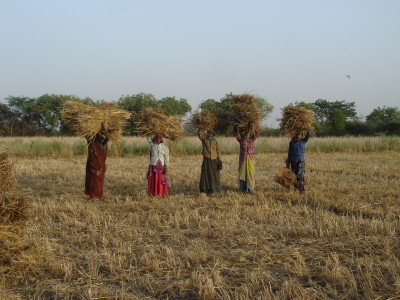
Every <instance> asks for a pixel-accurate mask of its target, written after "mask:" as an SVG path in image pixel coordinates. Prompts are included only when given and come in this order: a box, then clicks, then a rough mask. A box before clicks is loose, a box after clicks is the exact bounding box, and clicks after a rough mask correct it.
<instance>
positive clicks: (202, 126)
mask: <svg viewBox="0 0 400 300" xmlns="http://www.w3.org/2000/svg"><path fill="white" fill-rule="evenodd" d="M190 122H191V124H192V126H193V128H195V129H198V130H201V131H204V130H216V127H217V122H218V120H217V117H216V115H215V113H213V112H211V111H209V110H202V111H200V112H196V113H195V114H193V116H192V118H191V120H190Z"/></svg>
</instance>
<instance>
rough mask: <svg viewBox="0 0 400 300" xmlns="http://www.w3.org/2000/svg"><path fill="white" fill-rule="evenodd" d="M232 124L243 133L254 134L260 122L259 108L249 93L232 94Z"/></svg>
mask: <svg viewBox="0 0 400 300" xmlns="http://www.w3.org/2000/svg"><path fill="white" fill-rule="evenodd" d="M231 110H232V113H233V119H232V123H233V126H234V127H236V128H238V129H239V132H240V133H241V134H243V135H254V133H255V131H256V130H257V128H258V127H259V126H260V122H261V110H260V108H259V107H258V105H257V102H256V99H255V97H254V96H252V95H250V94H242V95H234V96H233V98H232V102H231Z"/></svg>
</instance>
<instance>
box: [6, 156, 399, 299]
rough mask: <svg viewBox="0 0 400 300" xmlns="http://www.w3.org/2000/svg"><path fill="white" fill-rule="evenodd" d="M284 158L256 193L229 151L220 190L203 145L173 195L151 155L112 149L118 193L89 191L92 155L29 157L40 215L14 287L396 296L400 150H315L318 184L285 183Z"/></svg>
mask: <svg viewBox="0 0 400 300" xmlns="http://www.w3.org/2000/svg"><path fill="white" fill-rule="evenodd" d="M284 158H285V157H284V155H283V154H271V153H270V154H258V155H257V156H256V188H255V194H254V195H242V194H239V193H237V186H236V183H237V182H236V172H237V159H238V157H237V155H224V158H223V159H224V163H225V165H224V170H223V171H222V173H221V176H222V178H221V179H222V184H223V191H222V192H221V193H220V194H219V195H216V196H215V197H210V198H209V197H200V196H199V194H198V179H199V175H200V165H201V156H200V155H194V156H190V158H189V157H185V156H183V157H174V155H173V153H171V168H170V173H169V181H170V184H171V195H170V196H169V197H168V198H149V197H147V196H146V190H145V186H146V181H145V173H146V167H147V163H148V156H147V155H146V156H138V157H134V158H109V159H108V160H107V166H108V169H107V173H106V186H105V190H106V200H105V201H88V200H87V199H85V197H84V196H83V188H84V187H83V184H84V168H85V167H84V166H85V158H84V157H78V158H68V159H63V158H60V159H48V158H35V159H18V160H17V161H16V163H15V167H16V178H17V182H18V189H19V190H20V191H21V192H22V193H23V194H24V195H27V197H29V200H30V201H31V202H32V206H31V211H30V213H31V214H30V215H31V216H32V217H31V218H30V219H29V221H28V223H27V226H26V229H25V235H24V239H23V241H22V242H23V243H22V244H21V245H20V248H21V249H20V251H19V252H18V253H17V255H15V256H14V257H13V258H12V260H11V262H10V264H9V265H8V266H7V267H4V266H2V267H1V270H0V273H1V274H3V275H2V277H1V281H0V291H1V292H0V298H1V296H3V295H2V293H3V294H4V296H3V298H5V299H14V298H8V297H11V296H12V297H15V299H18V298H19V297H20V299H376V298H379V299H395V297H396V295H399V294H400V271H399V270H400V250H399V249H400V247H399V246H400V245H399V232H400V222H399V221H400V220H399V216H400V203H399V192H398V186H399V184H400V171H399V168H398V165H399V163H400V156H399V153H398V152H371V153H363V154H361V155H360V154H357V153H345V154H344V153H332V154H326V153H310V154H306V160H307V174H306V176H307V178H309V179H310V182H311V183H309V184H308V185H307V186H306V193H305V194H304V195H299V194H298V193H296V192H288V191H287V190H286V189H285V188H283V187H282V186H280V185H279V184H277V183H275V182H274V175H275V170H279V169H280V168H282V167H283V165H284V163H283V161H284ZM24 247H25V248H24ZM10 295H11V296H10Z"/></svg>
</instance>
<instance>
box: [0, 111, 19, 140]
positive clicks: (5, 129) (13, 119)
mask: <svg viewBox="0 0 400 300" xmlns="http://www.w3.org/2000/svg"><path fill="white" fill-rule="evenodd" d="M18 127H19V122H18V119H17V116H16V115H15V113H14V112H13V111H12V110H11V109H10V108H9V107H8V106H7V105H6V104H4V103H0V135H3V136H13V135H15V134H17V133H18Z"/></svg>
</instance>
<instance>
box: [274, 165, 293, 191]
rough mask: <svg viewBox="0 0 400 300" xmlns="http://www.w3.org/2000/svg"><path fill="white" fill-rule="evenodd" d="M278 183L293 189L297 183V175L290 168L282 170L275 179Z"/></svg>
mask: <svg viewBox="0 0 400 300" xmlns="http://www.w3.org/2000/svg"><path fill="white" fill-rule="evenodd" d="M274 180H275V182H276V183H279V184H280V185H281V186H283V187H285V188H287V189H293V188H294V183H295V182H296V175H294V173H293V172H292V170H291V169H289V168H282V169H280V170H279V171H278V172H277V174H276V175H275V177H274Z"/></svg>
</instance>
